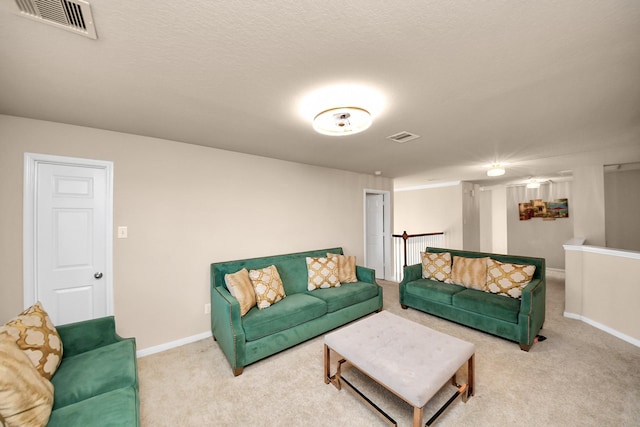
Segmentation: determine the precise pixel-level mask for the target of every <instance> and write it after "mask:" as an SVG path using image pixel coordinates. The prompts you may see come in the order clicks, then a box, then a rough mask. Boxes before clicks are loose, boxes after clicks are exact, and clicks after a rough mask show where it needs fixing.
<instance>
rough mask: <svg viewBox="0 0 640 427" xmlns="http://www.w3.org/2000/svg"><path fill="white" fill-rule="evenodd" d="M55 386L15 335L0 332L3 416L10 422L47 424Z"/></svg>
mask: <svg viewBox="0 0 640 427" xmlns="http://www.w3.org/2000/svg"><path fill="white" fill-rule="evenodd" d="M52 406H53V386H52V385H51V382H49V380H48V379H46V378H44V377H43V376H42V375H40V373H39V372H38V371H37V370H36V368H35V366H33V364H32V363H31V360H30V359H29V356H27V355H26V354H25V353H24V352H23V351H22V349H21V348H20V347H18V344H16V342H15V341H14V340H13V338H12V337H10V336H8V335H5V334H0V418H1V419H4V420H5V422H6V423H7V425H11V426H44V425H46V423H47V420H48V419H49V415H50V414H51V408H52Z"/></svg>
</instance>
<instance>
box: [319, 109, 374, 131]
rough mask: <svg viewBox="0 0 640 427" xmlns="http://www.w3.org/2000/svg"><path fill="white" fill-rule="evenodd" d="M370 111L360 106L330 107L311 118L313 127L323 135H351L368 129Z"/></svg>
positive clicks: (370, 121) (370, 120) (370, 119)
mask: <svg viewBox="0 0 640 427" xmlns="http://www.w3.org/2000/svg"><path fill="white" fill-rule="evenodd" d="M372 121H373V120H372V118H371V113H369V112H368V111H367V110H365V109H364V108H360V107H339V108H330V109H328V110H325V111H322V112H321V113H318V115H317V116H316V117H315V118H314V119H313V128H314V129H315V131H316V132H318V133H321V134H323V135H332V136H344V135H353V134H355V133H359V132H362V131H364V130H367V129H369V126H371V123H372Z"/></svg>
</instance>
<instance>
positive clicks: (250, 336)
mask: <svg viewBox="0 0 640 427" xmlns="http://www.w3.org/2000/svg"><path fill="white" fill-rule="evenodd" d="M326 313H327V304H325V303H324V302H323V301H322V300H319V299H318V298H313V297H311V296H309V295H307V294H293V295H287V296H286V297H285V298H284V299H282V300H281V301H278V302H277V303H275V304H273V305H271V306H270V307H267V308H264V309H262V310H260V309H259V308H258V307H253V308H252V309H251V310H249V312H248V313H247V314H246V315H245V316H244V317H243V327H244V333H245V336H246V337H247V341H254V340H257V339H260V338H263V337H266V336H269V335H273V334H275V333H277V332H281V331H284V330H287V329H290V328H292V327H294V326H297V325H300V324H302V323H304V322H308V321H309V320H312V319H315V318H317V317H320V316H323V315H325V314H326Z"/></svg>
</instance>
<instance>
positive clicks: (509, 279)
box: [486, 258, 536, 299]
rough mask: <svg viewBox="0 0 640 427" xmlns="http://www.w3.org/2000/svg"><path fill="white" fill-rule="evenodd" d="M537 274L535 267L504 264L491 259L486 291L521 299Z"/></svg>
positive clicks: (488, 266) (488, 262) (489, 260)
mask: <svg viewBox="0 0 640 427" xmlns="http://www.w3.org/2000/svg"><path fill="white" fill-rule="evenodd" d="M535 272H536V266H535V265H520V264H509V263H502V262H500V261H496V260H493V259H491V258H489V259H488V260H487V289H486V291H487V292H492V293H494V294H499V295H504V296H508V297H512V298H517V299H520V298H521V297H522V289H523V288H524V287H525V286H527V284H528V283H529V282H531V279H532V278H533V273H535Z"/></svg>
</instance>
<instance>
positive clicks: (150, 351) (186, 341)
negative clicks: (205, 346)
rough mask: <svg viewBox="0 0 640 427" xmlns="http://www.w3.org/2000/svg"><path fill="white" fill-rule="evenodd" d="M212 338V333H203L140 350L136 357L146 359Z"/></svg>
mask: <svg viewBox="0 0 640 427" xmlns="http://www.w3.org/2000/svg"><path fill="white" fill-rule="evenodd" d="M210 337H211V331H209V332H203V333H201V334H198V335H192V336H190V337H186V338H181V339H179V340H176V341H171V342H168V343H165V344H160V345H156V346H153V347H148V348H145V349H142V350H138V351H137V352H136V356H138V358H140V357H145V356H149V355H152V354H155V353H160V352H163V351H167V350H170V349H172V348H176V347H180V346H183V345H185V344H191V343H192V342H196V341H200V340H203V339H205V338H210Z"/></svg>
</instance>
